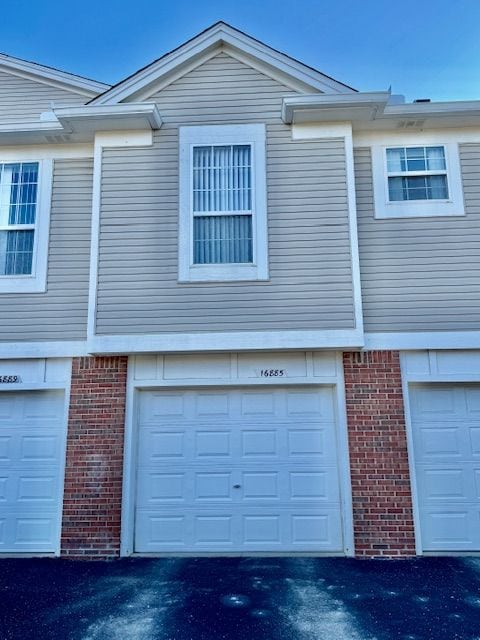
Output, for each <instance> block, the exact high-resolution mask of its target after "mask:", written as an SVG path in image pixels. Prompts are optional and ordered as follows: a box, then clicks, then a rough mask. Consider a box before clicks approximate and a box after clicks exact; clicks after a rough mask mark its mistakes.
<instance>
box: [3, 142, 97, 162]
mask: <svg viewBox="0 0 480 640" xmlns="http://www.w3.org/2000/svg"><path fill="white" fill-rule="evenodd" d="M0 154H1V158H2V160H4V161H8V162H10V161H12V162H15V161H20V160H30V159H32V158H44V159H45V160H70V159H76V158H92V157H93V144H75V145H66V144H56V145H53V144H35V145H22V146H21V147H15V146H12V145H9V146H3V145H2V148H1V152H0Z"/></svg>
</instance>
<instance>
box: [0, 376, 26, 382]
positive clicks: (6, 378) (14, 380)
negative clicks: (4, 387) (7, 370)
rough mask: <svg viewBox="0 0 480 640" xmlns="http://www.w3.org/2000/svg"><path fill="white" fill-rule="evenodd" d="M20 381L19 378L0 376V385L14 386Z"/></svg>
mask: <svg viewBox="0 0 480 640" xmlns="http://www.w3.org/2000/svg"><path fill="white" fill-rule="evenodd" d="M21 381H22V379H21V378H20V376H0V384H14V383H15V382H21Z"/></svg>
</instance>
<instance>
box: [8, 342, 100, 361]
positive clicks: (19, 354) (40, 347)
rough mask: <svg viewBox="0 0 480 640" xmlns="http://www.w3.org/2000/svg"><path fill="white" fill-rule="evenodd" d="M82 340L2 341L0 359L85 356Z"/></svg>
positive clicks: (84, 343) (85, 348)
mask: <svg viewBox="0 0 480 640" xmlns="http://www.w3.org/2000/svg"><path fill="white" fill-rule="evenodd" d="M87 354H88V351H87V343H86V342H84V341H80V340H79V341H65V342H2V343H0V359H2V360H3V359H7V358H8V359H10V358H69V357H72V358H73V357H76V356H86V355H87Z"/></svg>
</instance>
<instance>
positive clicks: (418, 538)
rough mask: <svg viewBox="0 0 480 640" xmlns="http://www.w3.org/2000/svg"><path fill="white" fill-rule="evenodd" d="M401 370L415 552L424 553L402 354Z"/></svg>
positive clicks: (406, 377) (408, 400) (406, 383)
mask: <svg viewBox="0 0 480 640" xmlns="http://www.w3.org/2000/svg"><path fill="white" fill-rule="evenodd" d="M400 370H401V377H402V393H403V411H404V415H405V429H406V436H407V455H408V471H409V477H410V492H411V496H412V514H413V529H414V535H415V553H416V554H417V555H422V546H423V545H422V528H421V526H420V507H419V501H418V492H417V474H416V470H415V457H414V445H413V428H412V420H411V415H412V413H411V406H410V394H409V380H408V376H407V375H406V370H405V363H404V356H403V354H400Z"/></svg>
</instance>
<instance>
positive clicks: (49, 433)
mask: <svg viewBox="0 0 480 640" xmlns="http://www.w3.org/2000/svg"><path fill="white" fill-rule="evenodd" d="M63 416H64V394H63V391H28V392H20V391H19V392H13V393H11V392H5V393H4V392H2V393H0V552H9V553H11V552H13V553H43V552H45V553H49V552H55V551H57V550H58V538H59V520H60V515H61V507H62V505H61V494H62V491H61V487H62V480H63V456H64V446H65V424H64V420H63Z"/></svg>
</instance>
